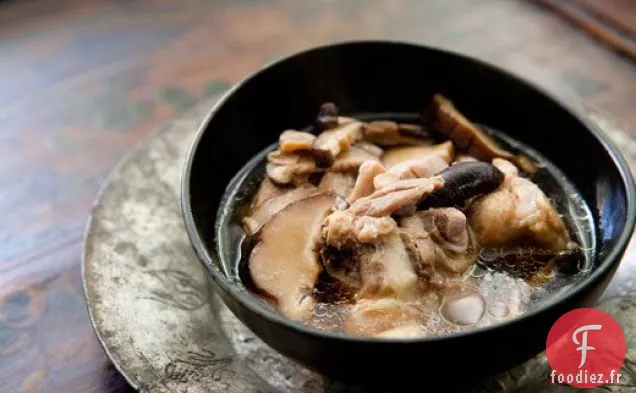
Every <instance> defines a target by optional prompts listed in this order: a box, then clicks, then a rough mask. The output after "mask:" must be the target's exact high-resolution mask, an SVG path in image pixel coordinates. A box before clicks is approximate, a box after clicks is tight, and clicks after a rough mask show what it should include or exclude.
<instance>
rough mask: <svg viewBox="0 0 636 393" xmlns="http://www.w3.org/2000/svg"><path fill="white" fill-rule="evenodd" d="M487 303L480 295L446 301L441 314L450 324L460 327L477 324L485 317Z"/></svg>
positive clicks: (440, 310)
mask: <svg viewBox="0 0 636 393" xmlns="http://www.w3.org/2000/svg"><path fill="white" fill-rule="evenodd" d="M485 311H486V301H485V300H484V298H483V297H482V296H481V295H480V294H479V293H473V294H470V295H467V296H463V297H460V298H454V299H446V298H445V299H444V301H443V302H442V306H441V307H440V309H439V312H440V314H441V315H442V316H443V317H444V318H445V319H446V320H447V321H449V322H451V323H453V324H455V325H459V326H471V325H474V324H476V323H477V322H479V321H480V320H481V318H482V317H483V316H484V312H485Z"/></svg>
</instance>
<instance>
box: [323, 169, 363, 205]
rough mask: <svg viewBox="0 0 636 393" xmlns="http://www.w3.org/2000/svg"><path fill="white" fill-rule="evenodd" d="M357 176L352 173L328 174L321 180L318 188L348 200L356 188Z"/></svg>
mask: <svg viewBox="0 0 636 393" xmlns="http://www.w3.org/2000/svg"><path fill="white" fill-rule="evenodd" d="M355 181H356V179H355V175H354V174H352V173H338V172H327V173H325V175H324V176H323V177H322V179H320V183H319V184H318V188H319V189H320V190H322V191H324V192H330V193H334V194H336V195H338V196H339V197H341V198H343V199H346V198H347V196H348V195H349V193H351V190H352V189H353V187H354V183H355Z"/></svg>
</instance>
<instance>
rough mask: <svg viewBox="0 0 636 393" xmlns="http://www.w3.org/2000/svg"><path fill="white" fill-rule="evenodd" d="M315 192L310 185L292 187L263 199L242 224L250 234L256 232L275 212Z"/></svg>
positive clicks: (314, 188)
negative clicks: (280, 193)
mask: <svg viewBox="0 0 636 393" xmlns="http://www.w3.org/2000/svg"><path fill="white" fill-rule="evenodd" d="M316 192H317V190H316V187H313V186H310V185H304V186H300V187H298V188H294V189H292V190H290V191H288V192H286V193H284V194H282V195H279V196H276V197H274V198H271V199H269V200H267V201H265V202H264V203H263V204H262V205H260V206H258V207H257V208H256V209H254V210H253V211H252V214H250V215H249V216H248V217H245V218H244V219H243V224H244V226H245V227H246V229H247V231H248V232H249V233H250V235H254V234H256V233H257V232H258V231H259V230H260V229H261V227H262V226H263V225H265V224H266V223H267V222H268V221H269V220H270V219H271V218H272V217H273V216H274V215H275V214H276V213H278V212H279V211H281V210H283V209H284V208H285V207H287V206H289V205H290V204H292V203H294V202H296V201H299V200H301V199H305V198H307V197H309V196H311V195H312V194H315V193H316Z"/></svg>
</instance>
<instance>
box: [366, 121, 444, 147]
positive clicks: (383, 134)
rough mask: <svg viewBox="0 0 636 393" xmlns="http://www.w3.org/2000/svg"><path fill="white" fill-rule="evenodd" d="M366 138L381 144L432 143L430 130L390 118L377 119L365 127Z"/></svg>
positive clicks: (408, 144) (411, 144)
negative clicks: (400, 122) (390, 119)
mask: <svg viewBox="0 0 636 393" xmlns="http://www.w3.org/2000/svg"><path fill="white" fill-rule="evenodd" d="M362 132H363V135H364V139H365V140H366V141H368V142H371V143H375V144H376V145H380V146H400V145H406V146H413V145H427V144H430V143H431V140H430V138H429V136H430V135H429V134H428V132H426V131H425V130H424V129H423V128H422V127H420V126H416V125H411V124H398V123H396V122H394V121H389V120H376V121H372V122H369V123H366V124H365V125H364V127H363V130H362Z"/></svg>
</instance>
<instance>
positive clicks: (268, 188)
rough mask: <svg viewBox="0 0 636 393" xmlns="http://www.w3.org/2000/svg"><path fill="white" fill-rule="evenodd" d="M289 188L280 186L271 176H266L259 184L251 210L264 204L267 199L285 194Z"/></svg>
mask: <svg viewBox="0 0 636 393" xmlns="http://www.w3.org/2000/svg"><path fill="white" fill-rule="evenodd" d="M288 190H289V188H286V187H280V186H277V185H276V184H274V183H273V182H272V181H271V180H270V179H269V177H267V176H265V177H264V178H263V181H261V184H260V185H259V186H258V190H257V191H256V194H255V195H254V198H253V199H252V205H251V210H254V209H255V208H257V207H258V206H260V205H262V204H263V203H265V202H266V201H268V200H270V199H272V198H275V197H277V196H280V195H283V194H284V193H285V192H286V191H288Z"/></svg>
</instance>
